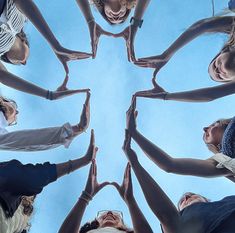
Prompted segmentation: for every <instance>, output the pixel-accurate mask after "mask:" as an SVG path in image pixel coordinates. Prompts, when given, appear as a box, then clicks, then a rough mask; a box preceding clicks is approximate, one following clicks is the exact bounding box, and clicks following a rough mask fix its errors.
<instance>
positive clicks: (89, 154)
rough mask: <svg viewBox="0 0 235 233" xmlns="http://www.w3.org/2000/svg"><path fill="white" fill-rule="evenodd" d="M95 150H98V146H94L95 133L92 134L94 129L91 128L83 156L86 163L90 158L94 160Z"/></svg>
mask: <svg viewBox="0 0 235 233" xmlns="http://www.w3.org/2000/svg"><path fill="white" fill-rule="evenodd" d="M97 151H98V147H96V146H95V134H94V130H93V129H92V130H91V137H90V144H89V147H88V149H87V152H86V154H85V155H84V157H83V158H84V159H85V161H86V163H87V164H88V163H90V162H91V161H92V160H95V158H96V153H97Z"/></svg>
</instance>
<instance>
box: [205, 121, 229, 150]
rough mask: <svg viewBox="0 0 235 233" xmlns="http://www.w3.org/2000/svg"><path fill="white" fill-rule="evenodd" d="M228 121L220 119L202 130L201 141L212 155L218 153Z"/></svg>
mask: <svg viewBox="0 0 235 233" xmlns="http://www.w3.org/2000/svg"><path fill="white" fill-rule="evenodd" d="M230 121H231V119H220V120H217V121H215V122H214V123H212V124H211V125H209V126H207V127H204V128H203V130H204V134H203V140H204V142H205V143H206V145H207V146H208V148H209V150H211V151H212V152H213V153H218V152H220V150H221V142H222V139H223V136H224V132H225V130H226V128H227V126H228V125H229V123H230Z"/></svg>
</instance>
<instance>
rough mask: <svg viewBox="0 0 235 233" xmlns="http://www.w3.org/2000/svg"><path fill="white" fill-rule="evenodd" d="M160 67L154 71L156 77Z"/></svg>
mask: <svg viewBox="0 0 235 233" xmlns="http://www.w3.org/2000/svg"><path fill="white" fill-rule="evenodd" d="M158 71H159V69H155V70H154V72H153V77H154V78H155V77H156V76H157V73H158Z"/></svg>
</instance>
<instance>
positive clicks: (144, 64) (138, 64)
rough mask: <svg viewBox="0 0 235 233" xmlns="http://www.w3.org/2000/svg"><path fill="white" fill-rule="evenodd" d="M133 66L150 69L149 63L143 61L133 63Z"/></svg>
mask: <svg viewBox="0 0 235 233" xmlns="http://www.w3.org/2000/svg"><path fill="white" fill-rule="evenodd" d="M134 64H135V65H137V66H140V67H144V68H150V66H149V63H147V62H143V61H134Z"/></svg>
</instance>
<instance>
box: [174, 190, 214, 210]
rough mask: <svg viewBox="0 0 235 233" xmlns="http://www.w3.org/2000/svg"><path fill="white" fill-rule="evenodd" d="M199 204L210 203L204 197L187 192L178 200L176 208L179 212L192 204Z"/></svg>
mask: <svg viewBox="0 0 235 233" xmlns="http://www.w3.org/2000/svg"><path fill="white" fill-rule="evenodd" d="M199 202H210V200H209V199H207V198H206V197H203V196H201V195H199V194H195V193H191V192H187V193H185V194H184V195H183V196H182V197H181V198H180V200H179V202H178V204H177V207H178V210H179V211H181V210H183V209H184V208H186V207H188V206H190V205H192V204H194V203H199Z"/></svg>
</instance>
